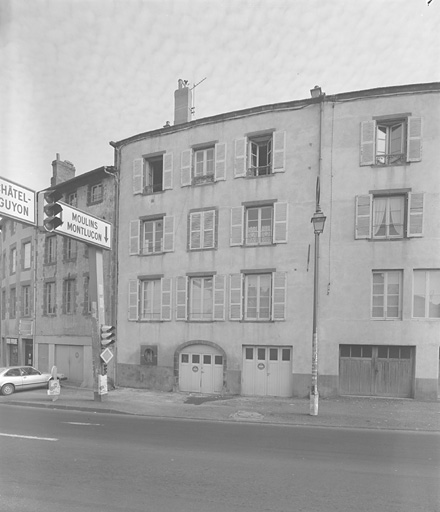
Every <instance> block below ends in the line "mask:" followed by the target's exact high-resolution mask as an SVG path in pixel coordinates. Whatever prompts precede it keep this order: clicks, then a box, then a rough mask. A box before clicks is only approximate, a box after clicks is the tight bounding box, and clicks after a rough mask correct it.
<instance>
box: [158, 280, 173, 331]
mask: <svg viewBox="0 0 440 512" xmlns="http://www.w3.org/2000/svg"><path fill="white" fill-rule="evenodd" d="M171 285H172V280H171V278H170V277H166V278H165V277H163V278H162V279H161V280H160V288H161V302H160V319H161V320H164V321H169V320H171V292H172V287H171Z"/></svg>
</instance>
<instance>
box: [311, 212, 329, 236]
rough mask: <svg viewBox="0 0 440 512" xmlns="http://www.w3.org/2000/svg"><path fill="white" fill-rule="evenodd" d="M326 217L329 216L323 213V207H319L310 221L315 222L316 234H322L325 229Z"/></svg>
mask: <svg viewBox="0 0 440 512" xmlns="http://www.w3.org/2000/svg"><path fill="white" fill-rule="evenodd" d="M326 218H327V217H326V216H325V215H324V214H323V213H322V211H321V208H319V207H318V208H317V210H316V212H315V213H314V214H313V217H312V218H311V221H310V222H313V230H314V231H315V235H320V234H321V233H322V232H323V231H324V224H325V220H326Z"/></svg>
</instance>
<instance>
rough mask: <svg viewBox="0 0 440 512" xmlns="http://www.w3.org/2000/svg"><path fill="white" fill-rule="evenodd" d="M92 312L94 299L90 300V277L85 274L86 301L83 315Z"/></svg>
mask: <svg viewBox="0 0 440 512" xmlns="http://www.w3.org/2000/svg"><path fill="white" fill-rule="evenodd" d="M91 312H92V301H91V300H90V277H89V276H87V275H85V276H84V303H83V315H90V314H91Z"/></svg>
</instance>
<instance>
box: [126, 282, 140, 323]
mask: <svg viewBox="0 0 440 512" xmlns="http://www.w3.org/2000/svg"><path fill="white" fill-rule="evenodd" d="M138 304H139V284H138V281H137V279H130V280H129V281H128V320H130V321H131V322H135V321H136V320H137V319H138V311H139V308H138Z"/></svg>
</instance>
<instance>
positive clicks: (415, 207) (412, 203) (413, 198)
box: [407, 193, 425, 237]
mask: <svg viewBox="0 0 440 512" xmlns="http://www.w3.org/2000/svg"><path fill="white" fill-rule="evenodd" d="M424 196H425V194H415V193H409V194H408V233H407V235H408V237H418V236H423V207H424Z"/></svg>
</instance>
